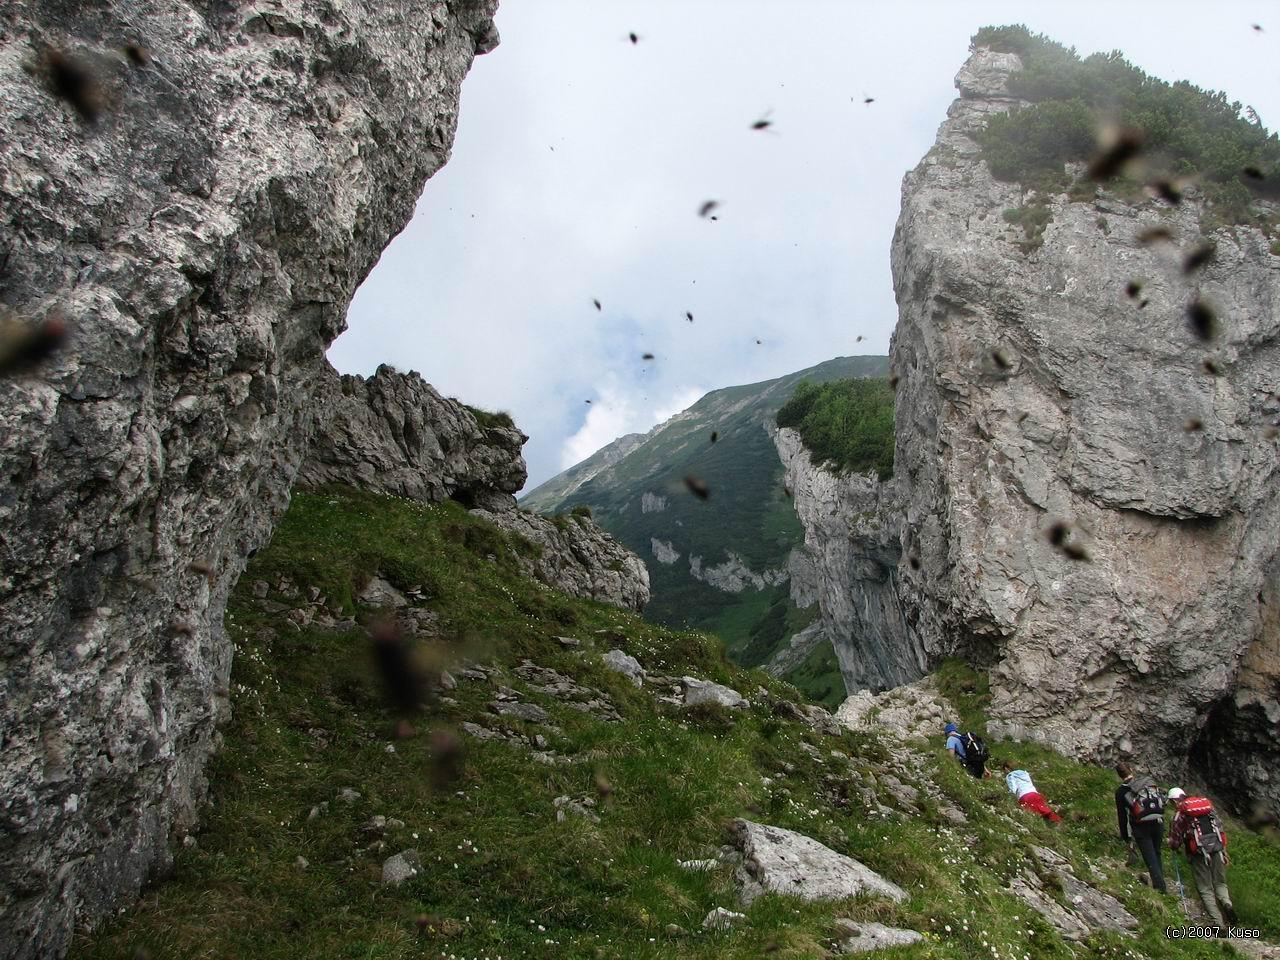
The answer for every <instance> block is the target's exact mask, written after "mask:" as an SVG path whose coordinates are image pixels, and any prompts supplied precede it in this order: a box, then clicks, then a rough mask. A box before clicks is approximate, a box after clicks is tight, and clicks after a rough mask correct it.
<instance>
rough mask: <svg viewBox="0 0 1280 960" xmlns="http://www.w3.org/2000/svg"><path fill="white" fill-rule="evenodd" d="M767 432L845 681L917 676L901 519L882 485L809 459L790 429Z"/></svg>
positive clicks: (886, 682) (878, 686)
mask: <svg viewBox="0 0 1280 960" xmlns="http://www.w3.org/2000/svg"><path fill="white" fill-rule="evenodd" d="M770 434H771V435H772V436H773V442H774V445H775V446H776V447H777V450H778V457H779V458H780V459H781V461H782V465H783V467H784V469H785V470H786V475H785V476H786V484H787V487H788V488H789V489H790V490H791V496H792V501H793V503H794V504H795V509H796V515H797V516H798V517H799V518H800V522H801V523H802V524H804V545H803V548H802V549H800V550H798V551H797V553H798V554H799V555H800V559H798V560H797V561H796V564H795V565H797V566H800V567H811V568H812V570H813V573H812V574H811V576H812V577H813V580H814V582H813V586H812V587H811V588H810V590H811V592H812V594H813V595H814V596H815V598H816V600H817V603H818V607H819V610H820V611H821V625H822V630H823V633H824V634H825V635H826V636H827V637H828V638H830V639H831V642H832V644H833V645H834V647H835V651H836V658H837V659H838V660H839V662H840V672H841V674H842V675H843V676H844V679H845V685H846V687H847V688H848V689H849V690H851V691H858V690H864V689H870V690H873V691H881V690H886V689H888V688H890V687H896V686H898V685H900V684H904V683H908V682H910V681H912V680H914V679H916V678H917V677H919V676H920V675H921V674H922V673H924V671H925V669H926V666H927V663H926V658H925V654H924V651H923V650H922V649H921V648H920V647H919V645H918V642H917V637H916V635H915V634H914V633H913V632H912V631H910V630H908V629H907V623H906V617H905V615H904V612H903V609H902V600H901V597H900V595H899V573H898V566H899V561H901V559H902V549H901V545H900V543H899V524H898V523H897V522H896V515H895V514H894V512H893V511H892V510H890V509H887V504H886V502H885V500H886V495H887V493H888V488H887V485H885V484H881V483H880V482H879V481H878V480H876V477H875V475H874V474H873V473H870V474H858V473H846V474H836V473H833V472H831V471H830V470H827V469H825V468H824V467H823V466H822V465H820V464H815V463H814V462H813V460H812V458H811V457H810V454H809V451H808V450H807V449H805V446H804V443H803V441H802V440H801V439H800V435H799V434H798V433H797V432H796V431H795V430H792V429H790V428H787V427H783V428H781V429H778V428H776V427H773V428H772V429H771V430H770Z"/></svg>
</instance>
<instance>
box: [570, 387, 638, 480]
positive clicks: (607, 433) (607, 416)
mask: <svg viewBox="0 0 1280 960" xmlns="http://www.w3.org/2000/svg"><path fill="white" fill-rule="evenodd" d="M638 420H640V416H639V413H638V411H637V410H635V409H634V408H633V407H632V405H631V402H630V400H628V399H627V396H626V394H624V393H623V392H622V391H621V390H620V389H618V387H617V385H616V384H614V383H609V384H606V385H604V386H602V387H600V388H599V389H597V390H596V397H595V399H594V400H592V401H591V409H590V410H588V411H587V418H586V420H584V421H583V422H582V426H581V427H579V428H578V431H577V432H576V433H574V434H573V435H571V436H570V437H568V438H567V439H566V440H565V442H564V447H563V449H562V451H561V454H560V467H561V469H566V468H568V467H572V466H573V465H574V464H575V463H581V462H582V461H583V460H585V459H587V457H589V456H591V455H592V454H593V453H595V452H596V451H597V450H599V449H600V448H601V447H603V446H604V445H605V444H607V443H609V442H611V441H613V440H616V439H617V438H618V437H620V436H622V435H623V434H624V433H632V432H636V430H635V426H634V424H635V423H636V422H637V421H638ZM649 426H652V424H650V425H648V426H644V427H641V428H640V429H641V430H647V429H648V428H649Z"/></svg>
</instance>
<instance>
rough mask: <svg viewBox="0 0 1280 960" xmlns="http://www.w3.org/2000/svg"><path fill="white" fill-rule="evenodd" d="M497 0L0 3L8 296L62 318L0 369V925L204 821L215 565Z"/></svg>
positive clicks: (51, 930) (227, 577) (131, 881)
mask: <svg viewBox="0 0 1280 960" xmlns="http://www.w3.org/2000/svg"><path fill="white" fill-rule="evenodd" d="M495 9H496V3H494V2H492V0H461V2H457V0H453V2H447V3H446V2H445V0H377V2H374V0H272V2H270V3H268V2H265V0H246V2H238V3H234V4H227V3H220V4H213V5H210V4H182V3H178V4H174V3H162V2H158V0H131V2H128V3H125V2H123V0H103V2H100V3H94V4H89V5H83V4H72V5H68V4H60V3H47V2H42V0H41V2H36V0H11V2H8V3H6V4H5V5H4V6H3V9H2V10H0V64H3V66H4V70H3V71H2V73H0V90H2V92H3V95H0V129H3V130H5V136H4V137H3V138H2V140H0V170H4V171H5V175H4V177H3V178H0V221H2V222H4V223H6V224H15V223H20V224H22V229H21V230H16V231H9V232H7V233H6V234H5V237H4V239H3V240H2V241H0V245H2V246H3V252H2V254H0V262H3V264H4V267H3V270H4V276H3V285H4V301H5V304H4V305H5V308H6V310H8V311H12V312H13V313H14V314H16V315H17V316H18V317H20V318H23V319H28V320H39V319H41V318H44V317H47V316H49V315H50V314H51V313H53V312H57V313H60V314H61V315H62V316H63V317H65V319H66V322H67V324H68V327H69V329H70V338H69V342H68V344H67V345H66V346H65V348H63V349H62V350H61V351H59V353H58V354H56V355H55V357H54V358H53V359H52V360H51V361H50V362H49V363H47V364H46V365H45V366H44V367H43V369H42V370H41V371H40V372H39V375H38V376H33V377H26V378H21V379H16V380H5V381H4V382H0V530H3V548H2V549H0V622H3V623H4V624H5V630H4V637H3V640H0V727H3V728H4V730H5V731H6V742H5V748H4V755H5V761H4V766H3V769H2V770H0V807H2V808H3V810H4V811H5V830H4V841H3V844H2V845H0V929H4V930H5V931H6V935H5V936H4V938H3V941H4V942H3V945H0V956H3V957H6V958H8V957H20V958H28V957H49V956H58V955H60V954H61V953H62V952H64V950H65V948H66V946H67V942H68V938H69V936H70V932H71V930H72V928H73V925H74V924H75V923H77V922H83V923H92V922H93V921H95V920H96V919H98V918H100V917H102V916H103V915H105V914H106V913H108V912H110V911H112V910H114V909H115V908H116V907H117V906H118V905H120V904H121V903H123V902H127V901H128V900H130V899H131V898H133V897H134V896H135V895H136V894H137V893H138V891H139V889H140V888H141V886H142V884H143V883H144V882H145V881H146V880H147V879H148V878H149V877H150V876H151V875H152V874H153V872H154V871H155V870H156V869H158V868H162V867H164V866H165V865H166V864H167V863H168V862H169V859H170V853H169V839H170V836H171V835H175V834H177V833H180V832H184V831H185V830H186V829H187V828H188V827H189V826H190V825H191V823H192V822H193V820H194V816H195V812H196V810H197V808H198V805H199V803H200V801H201V800H202V798H203V797H204V795H205V791H206V784H205V780H204V774H203V771H204V765H205V761H206V759H207V758H208V756H209V754H210V753H211V752H212V751H213V750H214V749H215V748H216V746H217V743H218V733H217V728H218V725H219V723H221V722H222V721H223V720H225V719H226V717H227V702H226V700H225V699H224V698H221V697H219V696H218V695H217V693H216V691H218V690H220V689H225V687H226V685H227V678H228V675H229V670H230V661H231V644H230V641H229V640H228V638H227V637H226V635H225V634H224V632H223V628H222V622H223V614H224V610H225V605H226V597H227V593H228V591H229V590H230V587H231V585H232V584H234V583H235V581H236V580H237V579H238V578H239V576H240V573H241V571H242V570H243V569H244V565H245V562H246V560H247V558H248V555H249V554H250V553H251V552H252V551H253V550H255V549H257V548H258V547H260V546H262V545H263V544H264V543H265V542H266V540H267V539H268V537H269V536H270V534H271V531H272V529H273V527H274V524H275V522H276V520H277V519H278V518H279V516H280V514H281V513H282V512H283V510H284V508H285V506H286V504H287V502H288V494H289V489H290V486H291V484H292V481H293V479H294V476H295V474H296V472H297V470H298V468H299V464H300V462H301V460H302V457H303V454H304V451H305V447H306V443H307V440H308V438H309V436H310V434H311V432H312V427H313V420H314V415H315V410H314V407H313V404H312V394H313V391H314V390H315V389H317V387H318V385H319V384H320V382H321V381H322V380H323V379H324V378H325V377H326V376H328V375H329V368H328V365H327V362H326V361H325V359H324V352H325V350H326V348H327V347H328V345H329V343H330V342H331V341H332V340H333V338H334V337H336V336H337V334H338V333H339V332H341V330H342V329H343V327H344V324H345V314H346V309H347V305H348V303H349V302H350V300H351V296H352V294H353V293H354V292H355V289H356V287H357V285H358V284H359V283H360V282H361V281H362V280H363V279H364V277H365V276H366V274H367V273H368V272H369V270H370V269H371V268H372V266H373V264H374V263H375V262H376V260H377V258H378V256H379V255H380V253H381V252H382V249H383V248H384V247H385V246H386V244H387V243H388V242H389V240H390V239H391V237H393V236H394V235H395V234H396V233H398V232H399V231H400V230H401V229H403V227H404V226H405V224H407V223H408V222H409V219H410V218H411V216H412V215H413V210H414V206H415V204H416V202H417V200H418V197H419V196H420V194H421V193H422V189H423V186H424V184H425V182H426V180H427V178H428V177H430V176H431V175H432V174H433V173H434V172H435V171H436V170H438V169H439V168H440V166H441V165H442V164H443V163H444V162H445V161H446V159H447V158H448V155H449V151H450V148H451V145H452V141H453V134H454V127H455V123H456V119H457V107H458V96H459V89H460V86H461V83H462V81H463V78H464V77H465V76H466V74H467V71H468V69H469V68H470V65H471V61H472V58H473V57H474V56H475V55H476V54H477V53H478V52H479V53H482V52H485V51H487V50H489V49H491V48H492V47H493V46H494V45H495V44H496V42H497V33H496V30H495V28H494V26H493V14H494V11H495ZM124 37H131V38H136V39H137V40H138V41H140V42H142V43H144V44H145V45H146V46H147V47H148V48H149V49H150V50H151V53H152V60H151V63H150V65H149V66H147V67H145V68H138V67H133V66H130V65H129V63H128V61H127V60H126V59H125V58H123V57H121V56H120V55H119V45H120V43H121V42H122V40H121V38H124ZM46 48H55V49H58V50H61V51H64V52H65V54H66V55H67V56H69V57H72V58H74V59H75V60H77V61H79V62H81V63H83V64H85V65H87V66H88V68H89V69H90V70H92V71H93V72H94V73H95V74H97V76H98V79H99V82H100V83H101V85H102V86H103V88H104V90H105V92H106V94H107V95H108V97H109V98H110V99H111V100H112V101H113V103H114V108H113V109H110V110H107V111H105V112H104V113H103V114H102V116H101V117H100V118H99V119H98V121H97V122H96V123H94V124H88V123H86V122H84V121H83V120H82V119H81V118H80V117H79V116H78V115H77V114H76V113H75V111H74V110H72V109H71V108H70V107H69V105H68V104H66V103H65V102H63V101H60V100H58V99H56V98H55V97H54V96H53V95H52V94H51V92H50V90H49V88H48V87H47V86H46V84H45V83H44V81H43V80H42V78H41V76H40V73H39V71H30V72H29V71H26V70H24V69H22V64H23V63H24V62H30V61H32V60H33V59H34V58H36V57H37V56H38V54H39V51H41V50H43V49H46ZM72 810H74V813H72V812H70V811H72Z"/></svg>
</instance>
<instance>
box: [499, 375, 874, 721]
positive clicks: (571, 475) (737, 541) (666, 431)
mask: <svg viewBox="0 0 1280 960" xmlns="http://www.w3.org/2000/svg"><path fill="white" fill-rule="evenodd" d="M887 369H888V360H887V358H886V357H880V356H874V355H872V356H860V357H835V358H832V359H830V360H826V361H823V362H822V363H819V364H815V365H813V366H810V367H806V368H805V369H803V370H798V371H795V372H793V373H789V374H786V375H784V376H781V377H773V378H770V379H768V380H761V381H757V382H755V383H749V384H740V385H735V386H730V387H722V388H720V389H717V390H712V391H709V392H708V393H706V394H705V395H704V396H702V397H701V398H699V399H698V400H697V401H696V402H695V403H693V404H691V405H690V406H689V407H687V408H686V409H684V410H682V411H680V412H679V413H677V414H675V415H674V416H671V417H669V418H667V420H665V421H663V422H662V423H660V424H658V425H657V426H655V427H654V428H653V429H651V430H650V431H648V432H647V433H645V434H643V435H642V439H641V440H640V441H639V442H637V443H635V444H634V445H631V446H630V448H629V449H628V450H627V451H626V453H625V454H624V455H623V456H621V457H617V458H612V454H613V453H614V452H616V447H615V445H616V444H618V442H619V441H617V440H615V441H613V443H612V444H610V445H608V446H606V447H603V448H601V450H600V451H597V452H596V453H595V454H593V455H592V456H591V457H588V458H587V459H586V460H584V461H582V462H581V463H579V464H575V465H574V466H573V467H570V468H569V469H568V470H566V471H565V472H564V473H562V474H560V475H558V476H557V477H553V478H552V479H551V480H549V481H547V482H546V483H544V484H542V485H540V486H539V487H538V488H536V489H535V490H533V491H530V493H528V494H525V495H524V496H523V497H522V498H521V499H520V505H521V506H522V507H524V508H526V509H534V510H540V511H542V512H554V511H561V512H563V511H568V510H571V509H573V508H575V507H588V508H590V509H591V511H592V515H593V517H594V518H595V519H596V521H597V522H598V523H599V524H600V526H602V527H603V528H604V529H605V530H607V531H608V532H609V533H610V534H612V535H613V536H614V537H616V538H617V539H618V540H619V541H620V542H622V543H623V544H625V545H626V546H627V547H629V548H630V549H631V550H633V551H634V552H635V553H637V554H639V555H640V556H641V557H642V558H643V559H644V561H645V563H646V565H647V566H648V568H649V575H650V583H651V587H652V597H651V599H650V602H649V606H648V608H647V610H646V616H647V617H649V618H650V619H651V620H654V621H655V622H658V623H662V624H664V625H667V626H672V627H684V628H696V629H703V630H709V631H714V632H716V633H718V634H720V635H721V636H722V637H724V639H725V641H726V643H727V645H728V648H729V650H730V652H731V655H732V656H733V657H734V658H735V659H736V660H737V661H738V662H741V663H745V664H748V665H756V664H763V663H765V662H766V661H768V660H769V659H770V658H771V657H772V656H773V655H774V654H775V653H776V652H778V651H779V650H781V649H783V648H786V647H787V645H788V641H789V638H790V637H791V636H792V635H793V634H795V633H798V632H799V631H801V630H803V629H805V628H806V627H807V626H809V624H810V622H811V621H812V619H813V617H814V615H815V614H814V612H813V610H812V608H811V602H812V601H811V596H812V594H813V590H812V586H811V585H809V584H805V583H799V582H795V578H794V574H795V571H796V567H795V564H793V562H792V557H791V555H792V552H793V550H794V548H795V547H797V546H799V545H800V544H801V542H802V540H803V528H802V527H801V525H800V522H799V520H798V518H797V517H796V514H795V510H794V509H793V505H792V503H791V501H790V499H789V496H788V494H787V491H786V488H785V485H784V483H783V467H782V462H781V460H780V459H779V458H778V455H777V452H776V451H775V450H774V447H773V443H772V441H771V439H770V436H769V433H768V431H767V429H766V427H767V424H768V422H770V421H771V419H772V417H773V416H774V415H775V414H776V412H777V410H778V409H779V408H780V407H781V406H782V405H783V403H785V402H786V400H787V399H788V398H789V397H790V395H791V393H792V391H793V390H794V388H795V385H796V384H797V383H799V382H800V381H802V380H810V381H814V382H825V381H828V380H835V379H841V378H845V377H858V376H885V375H886V374H887ZM713 434H714V435H715V438H716V439H715V440H714V441H713V440H712V436H713ZM628 436H634V435H628ZM620 439H625V438H620ZM611 448H614V449H613V450H611ZM604 460H611V461H612V462H608V463H604V462H602V461H604ZM588 472H589V473H590V474H591V476H590V477H589V478H587V479H582V480H581V482H579V479H580V477H581V475H582V474H584V473H588ZM687 476H689V477H696V478H697V479H698V480H700V481H701V482H702V483H704V484H705V485H706V487H707V491H708V496H707V498H706V499H705V500H701V499H699V498H697V497H696V496H695V495H693V494H692V493H691V492H690V491H689V489H688V488H687V487H686V485H685V477H687ZM560 490H566V491H568V492H565V493H559V494H557V495H548V491H552V492H555V491H560ZM804 569H809V568H807V567H806V568H804ZM802 575H803V573H802ZM797 599H799V602H797ZM828 649H829V645H828ZM829 658H830V662H829V663H828V664H827V665H825V666H824V667H823V668H822V669H817V670H814V669H811V670H810V671H809V672H810V673H811V674H813V676H814V677H817V678H821V679H818V680H816V686H815V684H809V685H807V686H806V692H807V693H809V694H810V696H815V698H816V699H820V700H822V699H824V697H825V699H826V702H829V703H831V704H833V705H834V704H835V703H837V702H838V700H839V699H842V698H843V695H844V690H843V686H842V685H840V683H839V682H838V680H836V679H835V678H836V676H837V672H836V670H835V665H834V655H829ZM832 681H834V682H832ZM824 684H825V686H824ZM824 691H825V693H824Z"/></svg>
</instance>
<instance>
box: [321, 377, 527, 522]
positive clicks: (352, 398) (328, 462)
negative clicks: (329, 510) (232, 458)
mask: <svg viewBox="0 0 1280 960" xmlns="http://www.w3.org/2000/svg"><path fill="white" fill-rule="evenodd" d="M316 422H317V427H316V431H315V435H314V437H313V438H312V440H311V445H310V447H309V448H308V451H307V457H306V460H305V462H304V463H303V465H302V469H301V470H300V471H299V473H298V478H297V481H296V484H297V485H298V486H302V487H319V486H323V485H324V484H326V483H338V484H345V485H346V486H351V487H359V488H360V489H362V490H371V491H375V492H378V493H388V494H392V495H394V496H398V497H409V498H411V499H414V500H427V501H438V500H444V499H446V498H448V497H452V498H454V499H456V500H460V501H462V502H463V503H466V504H467V505H468V506H478V507H488V508H491V509H496V510H510V509H514V508H515V496H514V494H515V492H516V491H517V490H519V489H520V488H521V487H522V486H524V481H525V478H526V476H527V475H528V474H527V471H526V470H525V463H524V457H523V456H521V454H520V448H521V446H522V445H523V444H524V442H525V441H526V440H527V439H529V438H528V437H526V436H525V435H524V434H522V433H521V432H520V431H519V430H517V429H516V428H515V427H514V426H503V425H500V424H495V425H482V424H481V423H480V422H479V421H478V420H477V418H476V415H475V413H474V412H473V411H472V410H471V409H470V408H468V407H466V406H465V405H463V404H462V403H459V402H458V401H457V400H447V399H445V398H444V397H442V396H440V394H439V393H437V392H436V390H435V388H434V387H432V386H431V384H429V383H427V382H426V381H425V380H423V379H422V377H421V376H419V375H418V374H417V373H414V372H412V371H411V372H409V373H398V372H397V371H395V370H394V369H392V368H391V367H388V366H385V365H384V366H380V367H378V369H377V372H375V373H374V375H373V376H372V377H370V378H368V379H367V380H366V379H365V378H364V377H358V376H351V375H343V376H338V375H337V374H335V373H332V372H330V373H329V374H328V375H327V376H326V377H324V378H323V379H322V387H321V389H320V390H318V391H317V396H316Z"/></svg>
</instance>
